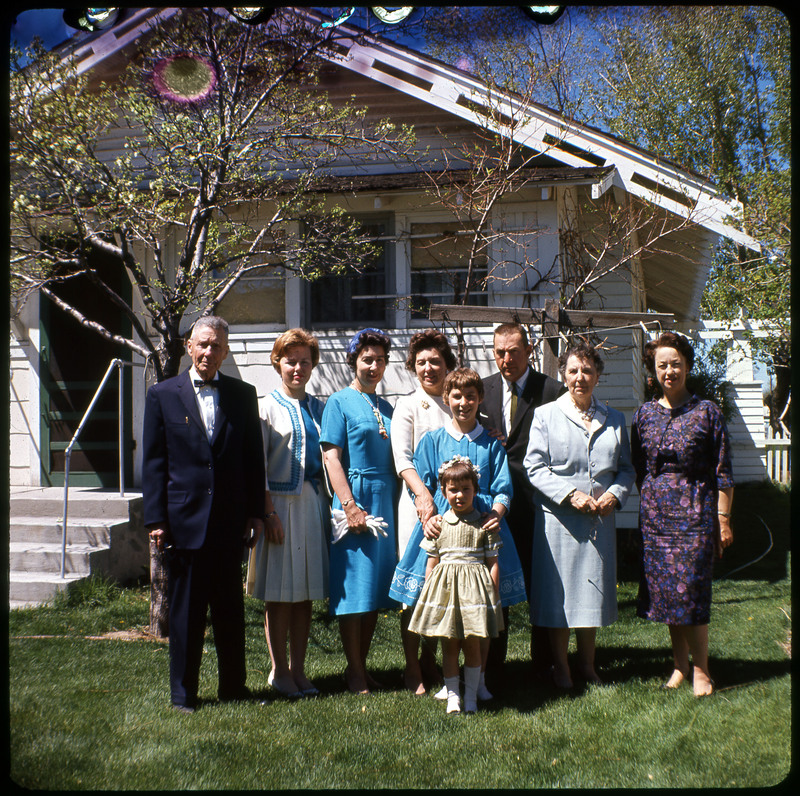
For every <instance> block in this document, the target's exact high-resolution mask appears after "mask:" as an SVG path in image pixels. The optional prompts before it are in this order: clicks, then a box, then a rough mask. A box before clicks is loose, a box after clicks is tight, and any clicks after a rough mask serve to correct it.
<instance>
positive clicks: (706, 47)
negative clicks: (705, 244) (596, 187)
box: [589, 6, 791, 422]
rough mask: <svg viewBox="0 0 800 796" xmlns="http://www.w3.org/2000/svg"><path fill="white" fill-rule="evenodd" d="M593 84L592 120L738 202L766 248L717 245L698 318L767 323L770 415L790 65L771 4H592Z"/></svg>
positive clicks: (764, 341) (778, 400) (782, 351)
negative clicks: (598, 7) (596, 38)
mask: <svg viewBox="0 0 800 796" xmlns="http://www.w3.org/2000/svg"><path fill="white" fill-rule="evenodd" d="M592 19H593V21H594V22H595V25H596V29H597V30H598V32H599V34H600V36H601V38H600V44H599V45H598V48H597V51H596V63H597V69H596V73H595V74H596V76H595V77H594V78H593V79H592V80H590V81H589V89H590V94H591V97H592V102H593V104H594V106H595V109H596V114H597V116H596V121H597V122H598V123H599V124H601V125H603V126H606V127H607V128H608V129H610V130H611V131H612V132H615V133H617V134H619V135H621V136H622V137H624V138H626V139H628V140H631V141H634V142H636V143H638V144H639V145H641V146H643V147H645V148H648V149H651V150H653V151H655V152H658V153H659V154H662V155H664V156H665V157H668V158H670V159H672V160H675V161H676V162H678V163H680V164H681V165H683V166H687V167H689V168H692V169H694V170H695V171H697V172H699V173H701V174H703V175H704V176H707V177H709V178H710V179H711V180H712V181H714V182H715V183H716V184H718V185H719V186H720V187H721V188H722V189H723V190H724V191H725V192H726V193H728V194H729V195H730V196H733V197H735V198H736V199H738V200H739V201H740V202H741V203H742V206H743V211H742V214H741V218H739V219H736V220H735V223H738V224H739V225H740V226H741V228H743V229H744V230H745V231H746V232H747V233H748V234H749V235H750V236H751V237H753V238H755V239H756V240H758V241H759V242H760V243H761V245H762V252H752V251H745V250H743V249H741V248H739V247H736V246H734V245H733V244H731V243H730V242H729V241H723V242H721V244H720V246H719V247H718V249H717V251H716V252H715V259H714V264H713V268H712V272H711V277H710V280H709V283H708V286H707V288H706V292H705V294H704V297H703V301H702V307H701V310H702V313H703V315H704V317H706V318H709V319H716V320H729V321H736V320H739V319H740V318H741V317H745V318H747V319H751V320H756V321H761V322H763V324H762V327H763V328H762V331H766V332H767V333H768V334H767V335H766V336H764V335H763V334H751V335H750V343H751V346H752V349H753V351H754V353H755V354H756V355H757V356H758V357H760V358H761V359H762V360H763V361H764V362H765V363H766V364H767V366H768V367H769V369H770V370H771V371H773V372H774V373H775V375H776V379H777V384H776V390H775V393H774V397H773V406H772V407H771V409H772V416H773V422H776V421H775V418H776V417H777V416H778V415H780V413H781V412H782V410H783V408H784V406H785V405H786V401H787V399H788V395H789V385H790V378H791V377H790V368H791V329H790V284H791V280H790V273H791V246H790V236H791V228H790V221H789V219H790V217H791V216H790V206H791V205H790V196H791V172H790V152H791V123H790V122H791V99H790V98H791V86H790V80H791V77H790V75H791V69H790V49H789V47H790V43H789V25H788V21H787V20H786V18H785V17H784V16H783V15H782V14H781V13H780V12H779V11H777V10H776V9H774V8H768V7H745V6H742V7H736V6H667V7H647V8H635V9H627V10H623V9H615V11H614V13H613V14H612V13H609V12H607V11H598V12H596V14H595V15H593V16H592Z"/></svg>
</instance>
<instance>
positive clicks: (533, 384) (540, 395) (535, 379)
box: [478, 366, 565, 590]
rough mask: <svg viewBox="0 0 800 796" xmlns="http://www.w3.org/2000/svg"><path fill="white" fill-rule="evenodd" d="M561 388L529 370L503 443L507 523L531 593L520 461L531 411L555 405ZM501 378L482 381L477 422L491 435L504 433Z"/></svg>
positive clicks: (527, 511)
mask: <svg viewBox="0 0 800 796" xmlns="http://www.w3.org/2000/svg"><path fill="white" fill-rule="evenodd" d="M564 389H565V388H564V385H563V384H561V383H560V382H558V381H556V380H555V379H552V378H550V377H549V376H545V375H544V374H543V373H539V371H537V370H534V369H533V368H532V367H530V366H528V380H527V381H526V382H525V389H524V390H523V391H522V395H519V396H518V397H517V411H516V414H515V415H514V422H513V423H512V424H511V429H510V430H509V433H508V436H507V438H506V441H505V449H506V455H507V456H508V466H509V470H510V471H511V483H512V486H513V487H514V496H513V498H512V500H511V506H510V508H509V512H508V516H507V521H508V526H509V529H510V530H511V535H512V537H513V538H514V543H515V544H516V546H517V552H518V553H519V557H520V561H521V562H522V571H523V573H524V574H525V582H526V586H527V587H528V589H529V590H530V569H531V555H532V552H533V543H532V542H533V507H532V503H531V500H532V497H531V496H532V492H533V487H532V486H531V482H530V480H529V479H528V474H527V473H526V472H525V467H524V464H523V461H524V459H525V453H526V452H527V449H528V437H529V435H530V431H531V421H532V420H533V411H534V409H536V407H537V406H541V405H542V404H545V403H549V402H550V401H554V400H555V399H556V398H558V396H559V395H560V394H561V393H562V392H563V391H564ZM503 390H504V385H503V377H502V375H501V374H500V373H494V374H492V375H491V376H487V377H486V378H485V379H483V401H482V402H481V405H480V408H479V409H478V422H479V423H480V424H481V425H482V426H483V427H484V428H486V429H488V430H489V431H491V430H492V429H496V430H498V431H500V432H501V433H502V432H503V429H504V428H505V423H504V420H503Z"/></svg>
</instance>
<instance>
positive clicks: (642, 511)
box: [631, 396, 733, 625]
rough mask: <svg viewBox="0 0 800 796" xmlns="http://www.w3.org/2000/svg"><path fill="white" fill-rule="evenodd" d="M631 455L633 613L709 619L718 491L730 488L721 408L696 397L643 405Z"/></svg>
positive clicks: (680, 620)
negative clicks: (635, 504)
mask: <svg viewBox="0 0 800 796" xmlns="http://www.w3.org/2000/svg"><path fill="white" fill-rule="evenodd" d="M631 454H632V458H633V464H634V467H635V468H636V481H637V484H638V486H639V495H640V502H639V525H640V528H641V532H642V575H641V581H640V584H639V605H638V614H639V616H641V617H643V618H645V619H651V620H653V621H655V622H665V623H667V624H674V625H704V624H708V621H709V618H710V613H711V576H712V569H713V560H714V542H715V539H716V536H717V534H718V528H719V524H718V520H717V495H718V491H719V490H720V489H726V488H728V487H732V486H733V477H732V470H731V458H730V443H729V440H728V434H727V430H726V428H725V421H724V418H723V417H722V412H721V411H720V409H719V407H717V406H716V404H714V403H712V402H711V401H701V400H699V399H698V398H697V397H696V396H693V397H692V398H691V399H690V400H689V401H688V402H687V403H685V404H684V405H683V406H680V407H678V408H676V409H669V408H667V407H665V406H662V405H661V404H660V403H659V402H658V401H657V400H654V401H651V402H650V403H647V404H644V405H643V406H641V407H640V408H639V409H638V410H637V411H636V414H635V415H634V417H633V424H632V428H631Z"/></svg>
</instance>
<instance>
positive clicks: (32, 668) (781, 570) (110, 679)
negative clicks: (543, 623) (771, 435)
mask: <svg viewBox="0 0 800 796" xmlns="http://www.w3.org/2000/svg"><path fill="white" fill-rule="evenodd" d="M788 497H789V496H788V493H786V492H783V491H778V490H774V489H769V490H767V489H765V488H763V487H761V488H759V489H758V490H756V489H755V488H754V490H753V491H752V492H751V494H750V495H749V496H748V494H747V491H746V490H745V489H743V490H740V493H737V503H738V505H737V506H736V512H737V513H736V514H735V516H734V532H735V533H736V534H737V538H736V548H732V549H731V551H729V552H730V555H728V554H726V558H725V560H724V561H723V562H722V563H721V564H720V566H719V567H718V577H719V578H720V579H719V580H718V581H717V582H716V583H715V587H714V589H715V592H714V594H715V597H714V607H713V609H712V619H711V643H710V652H711V669H712V675H713V676H714V678H715V680H716V685H717V689H718V690H717V693H716V694H715V695H714V696H712V697H709V698H706V699H702V700H696V699H694V697H693V696H692V691H691V688H690V687H689V686H685V687H683V688H682V689H680V690H679V691H677V692H665V691H662V690H661V688H660V686H661V683H662V682H663V681H664V680H665V678H666V677H667V675H668V674H669V671H670V655H669V639H668V634H667V631H666V628H664V627H663V626H660V625H654V624H652V623H649V622H645V621H643V620H640V619H638V618H637V617H636V616H635V601H636V584H635V583H634V582H633V581H631V580H623V581H622V582H620V585H619V602H620V618H619V620H618V622H617V623H615V624H614V625H613V626H611V627H609V628H605V629H601V630H600V632H599V633H598V645H599V649H598V664H599V669H600V671H601V674H602V675H603V676H604V677H605V679H606V680H607V685H604V686H601V687H598V686H591V687H589V688H586V689H584V690H580V689H578V690H576V691H574V692H570V693H568V694H564V693H556V692H554V691H553V689H552V688H550V687H547V686H544V685H542V684H539V683H537V682H534V681H532V680H531V679H530V677H529V673H528V668H527V665H526V663H525V648H526V646H527V644H528V635H527V633H526V632H525V630H524V628H525V627H526V625H527V621H526V619H527V617H526V611H527V605H524V606H515V607H514V608H513V609H512V612H511V613H512V629H511V633H510V638H509V660H508V663H507V675H508V676H507V686H506V688H505V690H504V693H503V695H502V696H501V697H499V698H496V699H495V700H493V702H491V703H485V705H484V706H482V707H481V709H480V710H479V712H478V714H477V715H474V716H463V715H461V716H447V715H446V714H445V712H444V705H443V704H442V703H440V702H438V701H436V700H434V699H432V698H431V697H414V696H413V695H411V694H410V693H408V692H405V691H403V690H402V689H401V681H402V651H401V648H400V642H399V617H398V614H397V613H395V612H391V613H387V614H384V615H381V617H380V619H379V623H378V628H377V632H376V636H375V641H374V643H373V648H372V654H371V657H370V665H371V668H372V671H373V672H374V673H375V675H376V676H377V677H378V678H379V679H380V680H382V681H383V682H384V683H385V684H386V685H387V690H385V691H383V692H381V693H374V694H372V695H368V696H355V695H351V694H349V693H347V692H346V690H345V688H344V683H343V680H342V671H343V668H344V659H343V654H342V651H341V645H340V643H339V637H338V630H337V625H336V623H335V622H334V621H332V620H330V619H329V618H328V617H327V616H326V613H325V610H326V606H325V604H324V603H322V602H320V603H317V604H315V612H314V621H313V626H312V633H311V643H310V645H309V653H308V668H307V671H308V674H309V676H310V677H311V678H312V679H313V680H314V681H315V682H316V683H317V685H318V686H319V687H320V688H321V689H322V691H323V695H322V696H321V697H319V698H316V699H309V700H303V701H299V702H288V701H285V700H281V699H276V698H275V697H274V696H273V694H272V693H271V692H270V691H269V689H268V688H267V686H266V677H267V673H268V670H269V665H268V660H269V659H268V655H267V650H266V644H265V641H264V638H263V631H262V615H261V603H260V602H258V601H255V600H251V599H247V602H246V610H247V645H248V648H247V656H248V667H249V668H248V685H249V686H250V688H251V689H252V690H253V691H254V692H255V696H256V699H254V700H253V701H251V702H246V703H238V704H219V703H218V702H217V701H216V656H215V652H214V645H213V639H211V638H210V637H209V639H208V642H207V644H206V654H205V658H204V661H203V668H202V672H201V685H200V696H201V699H202V700H203V702H202V705H201V709H200V710H198V711H197V712H196V713H195V714H194V715H191V716H184V715H181V714H178V713H176V712H175V711H172V710H170V709H169V706H168V703H169V689H168V680H167V677H168V675H167V660H168V652H167V647H166V645H165V644H163V643H159V642H153V641H147V640H126V639H119V638H115V637H113V636H109V635H108V634H110V633H112V631H125V630H135V629H137V628H142V627H144V626H146V624H147V621H148V613H147V612H148V604H147V600H148V591H147V589H145V588H131V589H124V590H121V591H119V592H118V591H116V590H108V591H107V592H105V593H101V594H100V596H99V597H98V596H97V590H96V589H95V590H94V592H93V591H92V590H89V591H87V594H86V595H84V597H83V599H74V600H73V602H74V603H76V604H72V605H70V604H67V601H66V600H62V601H59V602H57V603H56V604H54V605H52V606H46V607H42V608H38V609H26V610H20V611H12V612H11V614H10V618H9V662H10V682H9V687H10V738H11V742H10V750H11V769H10V770H11V777H12V780H13V781H14V782H15V783H17V785H20V786H23V787H25V788H30V789H41V790H54V789H56V790H58V789H61V790H64V789H66V790H76V789H87V790H96V789H104V790H117V789H120V790H121V789H127V790H131V789H134V790H151V789H159V790H165V789H169V790H171V789H187V788H192V789H228V788H233V789H249V788H252V789H292V788H304V789H305V788H314V789H321V788H348V789H350V788H439V789H441V788H482V789H484V788H545V787H547V788H549V787H552V788H556V787H570V788H589V787H619V788H623V787H624V788H627V787H637V788H638V787H654V788H673V787H695V788H700V787H705V788H712V787H736V788H742V787H768V786H771V785H776V784H778V783H780V782H782V781H783V780H784V779H785V778H786V777H787V776H788V775H789V771H790V745H791V699H790V696H791V688H790V664H791V661H790V655H789V652H788V651H787V643H788V642H789V641H790V636H789V627H790V621H789V619H788V616H790V615H791V607H790V590H791V589H790V579H789V509H788V504H789V499H788ZM763 498H767V499H766V500H764V499H763ZM754 506H755V507H757V508H758V512H759V516H761V517H762V519H763V520H764V521H765V522H766V525H767V527H768V528H769V529H770V533H771V535H772V547H771V550H770V552H769V553H768V554H767V555H766V556H765V557H764V558H762V559H761V561H759V562H757V563H756V564H751V565H750V566H747V567H745V568H744V569H742V570H740V571H739V572H738V573H736V572H735V573H734V574H733V575H732V576H731V577H729V578H725V577H723V576H724V575H725V574H726V573H729V572H731V571H732V570H734V569H736V568H737V567H739V566H741V565H742V564H745V563H747V562H748V561H752V560H753V559H754V558H756V557H757V556H759V555H760V554H761V552H763V551H764V550H765V549H766V548H767V546H768V544H769V535H768V533H767V532H765V531H764V529H763V527H762V525H761V523H760V521H758V520H753V521H752V522H751V521H750V517H751V514H752V513H753V510H754V509H753V507H754ZM734 550H735V552H734ZM93 594H94V603H95V604H92V603H93V600H92V596H93Z"/></svg>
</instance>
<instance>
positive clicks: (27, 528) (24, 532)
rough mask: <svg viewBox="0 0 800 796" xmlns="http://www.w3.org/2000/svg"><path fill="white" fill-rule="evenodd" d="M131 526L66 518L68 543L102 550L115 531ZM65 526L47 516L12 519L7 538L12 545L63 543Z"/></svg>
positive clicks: (109, 520)
mask: <svg viewBox="0 0 800 796" xmlns="http://www.w3.org/2000/svg"><path fill="white" fill-rule="evenodd" d="M127 525H128V518H127V517H125V518H124V519H119V520H113V519H100V520H98V519H95V518H94V517H72V516H70V515H67V544H89V545H94V546H95V547H99V546H101V545H108V544H110V543H111V534H112V533H113V531H114V530H115V529H123V528H124V526H127ZM62 529H63V523H62V522H61V518H60V517H59V518H58V520H53V519H51V520H47V518H45V517H11V519H10V522H9V526H8V538H9V540H10V541H12V542H19V543H21V544H23V543H26V542H28V543H30V544H55V543H58V544H61V539H62V536H63V534H62Z"/></svg>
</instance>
